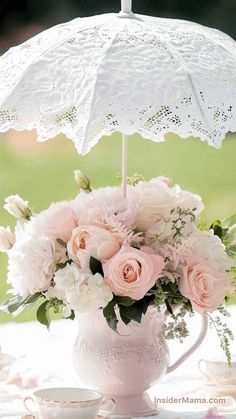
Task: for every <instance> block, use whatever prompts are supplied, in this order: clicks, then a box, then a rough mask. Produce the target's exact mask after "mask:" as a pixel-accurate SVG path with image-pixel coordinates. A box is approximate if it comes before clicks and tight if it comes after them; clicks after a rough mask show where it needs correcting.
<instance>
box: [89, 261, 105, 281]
mask: <svg viewBox="0 0 236 419" xmlns="http://www.w3.org/2000/svg"><path fill="white" fill-rule="evenodd" d="M89 265H90V266H89V267H90V270H91V272H92V274H93V275H95V274H97V273H99V274H100V275H102V276H103V277H104V272H103V269H102V263H101V262H100V260H98V259H96V258H94V257H93V256H91V258H90V263H89Z"/></svg>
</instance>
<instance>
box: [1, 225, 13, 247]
mask: <svg viewBox="0 0 236 419" xmlns="http://www.w3.org/2000/svg"><path fill="white" fill-rule="evenodd" d="M14 242H15V237H14V234H12V232H11V229H10V227H6V228H5V227H1V226H0V252H3V253H6V252H8V250H10V248H11V247H12V246H13V244H14Z"/></svg>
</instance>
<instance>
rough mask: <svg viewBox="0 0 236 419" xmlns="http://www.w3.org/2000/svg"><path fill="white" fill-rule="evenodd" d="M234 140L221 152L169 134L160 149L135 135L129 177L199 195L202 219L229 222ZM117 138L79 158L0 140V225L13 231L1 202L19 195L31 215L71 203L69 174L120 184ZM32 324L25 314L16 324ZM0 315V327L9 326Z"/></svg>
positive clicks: (65, 145) (54, 146) (1, 259)
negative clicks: (167, 180)
mask: <svg viewBox="0 0 236 419" xmlns="http://www.w3.org/2000/svg"><path fill="white" fill-rule="evenodd" d="M235 155H236V134H235V135H234V134H231V135H228V136H227V138H226V140H225V141H224V143H223V146H222V148H221V149H220V150H216V149H214V148H212V147H209V146H208V145H207V144H206V143H202V142H201V141H200V140H197V139H191V138H190V139H185V140H183V139H180V138H178V137H177V136H175V135H173V134H169V135H167V136H166V142H165V143H159V144H156V143H154V142H151V141H148V140H144V139H142V138H141V137H139V136H138V135H134V136H132V137H130V139H129V174H130V175H132V174H134V173H139V174H143V175H144V176H145V178H147V179H149V178H152V177H154V176H159V175H166V176H169V177H171V178H172V179H173V181H174V183H178V184H179V185H180V186H181V187H183V188H185V189H187V190H190V191H192V192H194V193H198V194H200V195H201V196H202V198H203V200H204V203H205V205H206V210H205V212H204V218H205V219H206V220H207V221H211V220H213V219H215V218H222V217H228V216H230V215H231V214H232V213H235V212H236V193H235V181H236V164H235ZM120 156H121V138H120V134H118V133H117V134H114V135H113V136H112V137H107V138H104V139H102V140H101V141H100V143H99V144H98V145H97V146H96V147H95V148H94V149H93V150H92V151H91V153H90V154H88V155H86V156H84V157H80V156H78V154H77V152H76V151H75V148H74V146H73V144H72V143H71V142H70V141H69V140H67V139H65V138H63V137H58V138H55V139H53V140H50V141H48V142H46V143H41V144H39V143H36V140H35V136H34V134H32V135H29V133H23V134H20V135H19V134H17V133H14V132H11V133H10V135H7V136H6V135H5V136H4V135H2V137H0V225H10V226H14V224H15V222H14V219H13V218H12V217H11V216H10V215H9V214H8V213H6V212H5V211H4V210H3V209H2V206H3V201H4V198H5V197H7V196H8V195H11V194H16V193H18V194H19V195H21V196H22V197H23V198H24V199H26V200H29V201H30V204H31V206H32V208H33V210H34V211H35V212H38V211H40V210H42V209H44V208H47V206H48V205H49V204H50V203H51V202H52V201H58V200H64V199H71V198H73V197H74V196H75V195H76V193H77V192H78V188H77V185H76V183H75V182H74V179H73V170H75V169H81V170H83V171H84V172H85V173H86V174H87V175H88V176H89V177H90V179H91V183H92V186H93V187H98V186H105V185H114V184H117V183H119V181H118V180H117V177H116V174H117V172H120V171H121V166H120V165H121V158H120ZM6 262H7V258H6V256H5V255H1V254H0V299H1V300H3V299H4V298H5V297H6V291H7V289H8V285H7V284H6ZM33 318H34V312H29V311H28V312H24V313H22V314H21V315H20V316H19V317H18V319H17V320H18V321H26V320H31V319H33ZM10 320H11V317H10V316H9V315H7V314H4V313H3V314H0V321H2V322H4V321H10Z"/></svg>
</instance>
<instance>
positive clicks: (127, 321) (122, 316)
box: [120, 307, 131, 325]
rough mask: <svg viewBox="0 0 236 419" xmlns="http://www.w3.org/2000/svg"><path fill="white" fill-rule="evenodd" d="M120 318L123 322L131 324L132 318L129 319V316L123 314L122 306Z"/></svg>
mask: <svg viewBox="0 0 236 419" xmlns="http://www.w3.org/2000/svg"><path fill="white" fill-rule="evenodd" d="M120 318H121V320H122V322H124V324H126V325H127V324H129V323H130V322H131V320H130V319H128V318H127V317H125V316H124V315H123V314H122V309H121V307H120Z"/></svg>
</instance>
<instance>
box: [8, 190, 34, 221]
mask: <svg viewBox="0 0 236 419" xmlns="http://www.w3.org/2000/svg"><path fill="white" fill-rule="evenodd" d="M28 204H29V203H28V201H24V200H23V199H22V198H21V197H20V196H19V195H11V196H8V198H6V199H5V205H4V209H5V210H6V211H7V212H9V214H11V215H13V216H14V217H15V218H18V219H21V218H29V217H30V216H31V211H30V209H29V205H28Z"/></svg>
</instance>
